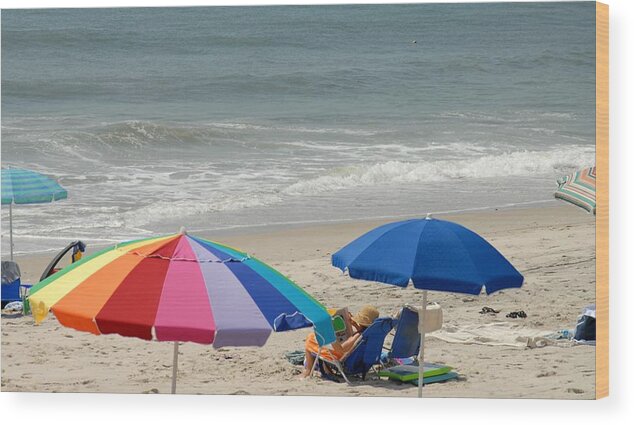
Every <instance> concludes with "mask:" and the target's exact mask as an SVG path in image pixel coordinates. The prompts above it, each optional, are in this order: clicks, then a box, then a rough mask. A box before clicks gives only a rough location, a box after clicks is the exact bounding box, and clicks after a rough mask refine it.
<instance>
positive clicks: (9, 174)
mask: <svg viewBox="0 0 634 425" xmlns="http://www.w3.org/2000/svg"><path fill="white" fill-rule="evenodd" d="M67 196H68V194H67V192H66V190H65V189H64V188H63V187H61V186H60V185H59V184H58V183H57V182H56V181H55V180H53V179H51V178H50V177H47V176H45V175H43V174H40V173H38V172H35V171H31V170H26V169H23V168H3V169H2V205H9V244H10V245H11V260H13V208H12V206H13V204H41V203H46V202H53V201H58V200H60V199H66V197H67Z"/></svg>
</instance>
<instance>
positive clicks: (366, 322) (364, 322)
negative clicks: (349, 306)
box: [352, 305, 379, 328]
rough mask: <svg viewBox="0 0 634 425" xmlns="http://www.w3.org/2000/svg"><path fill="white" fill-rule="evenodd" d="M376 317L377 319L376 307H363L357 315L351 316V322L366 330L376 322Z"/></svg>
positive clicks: (377, 311)
mask: <svg viewBox="0 0 634 425" xmlns="http://www.w3.org/2000/svg"><path fill="white" fill-rule="evenodd" d="M377 317H379V310H377V309H376V307H374V306H372V305H364V306H363V307H361V310H359V311H358V312H357V314H355V315H354V316H352V320H354V321H355V322H357V324H359V325H361V326H365V327H366V328H367V327H368V326H370V325H371V324H372V322H374V321H375V320H376V318H377Z"/></svg>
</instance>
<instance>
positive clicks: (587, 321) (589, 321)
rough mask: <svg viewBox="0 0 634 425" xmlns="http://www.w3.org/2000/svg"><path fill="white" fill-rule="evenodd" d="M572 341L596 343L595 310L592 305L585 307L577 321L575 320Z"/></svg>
mask: <svg viewBox="0 0 634 425" xmlns="http://www.w3.org/2000/svg"><path fill="white" fill-rule="evenodd" d="M574 339H576V340H577V341H596V339H597V326H596V308H595V306H594V305H591V306H588V307H586V308H585V309H584V310H583V313H582V314H581V316H579V319H577V328H576V329H575V338H574Z"/></svg>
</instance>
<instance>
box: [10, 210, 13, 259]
mask: <svg viewBox="0 0 634 425" xmlns="http://www.w3.org/2000/svg"><path fill="white" fill-rule="evenodd" d="M9 245H10V247H11V248H10V251H11V261H13V202H11V203H10V204H9Z"/></svg>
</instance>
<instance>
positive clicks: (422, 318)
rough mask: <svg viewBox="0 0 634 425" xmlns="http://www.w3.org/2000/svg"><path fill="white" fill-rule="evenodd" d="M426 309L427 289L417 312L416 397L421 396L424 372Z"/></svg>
mask: <svg viewBox="0 0 634 425" xmlns="http://www.w3.org/2000/svg"><path fill="white" fill-rule="evenodd" d="M426 310H427V291H423V308H422V309H420V311H419V313H418V331H419V332H420V348H419V350H418V398H422V397H423V380H424V379H423V374H424V372H425V311H426Z"/></svg>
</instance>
